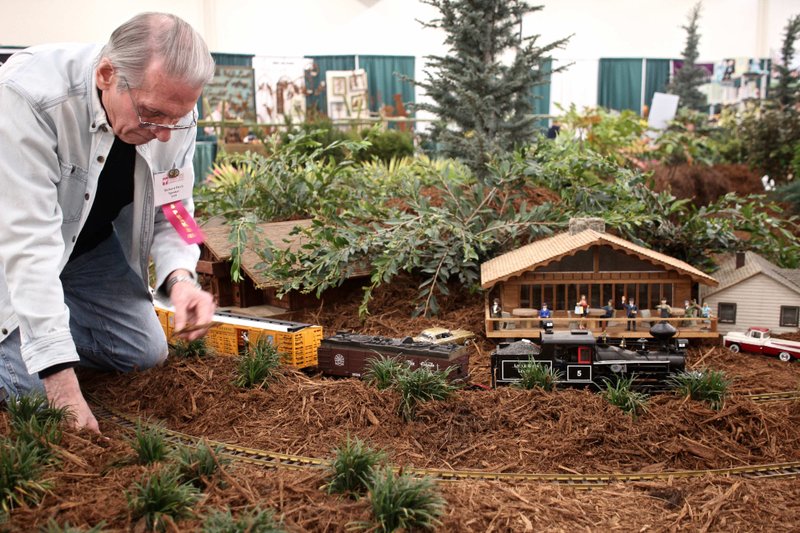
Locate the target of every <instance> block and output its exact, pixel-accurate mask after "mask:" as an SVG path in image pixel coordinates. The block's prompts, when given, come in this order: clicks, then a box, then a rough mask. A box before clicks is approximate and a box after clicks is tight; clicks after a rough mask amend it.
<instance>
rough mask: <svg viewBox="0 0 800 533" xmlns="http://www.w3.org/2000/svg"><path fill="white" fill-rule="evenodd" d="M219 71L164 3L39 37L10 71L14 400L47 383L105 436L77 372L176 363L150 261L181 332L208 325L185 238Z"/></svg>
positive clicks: (6, 187) (8, 271) (9, 301)
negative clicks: (87, 30) (207, 103)
mask: <svg viewBox="0 0 800 533" xmlns="http://www.w3.org/2000/svg"><path fill="white" fill-rule="evenodd" d="M213 74H214V62H213V60H212V58H211V56H210V54H209V53H208V49H207V47H206V44H205V43H204V42H203V40H202V38H201V37H200V36H199V35H198V34H197V33H196V32H195V31H194V30H193V29H192V27H191V26H189V25H188V24H187V23H186V22H184V21H183V20H181V19H180V18H178V17H176V16H174V15H168V14H159V13H144V14H141V15H137V16H136V17H134V18H132V19H131V20H129V21H128V22H126V23H125V24H123V25H122V26H120V27H119V28H117V29H116V30H115V31H114V32H113V34H112V35H111V38H110V40H109V42H108V43H107V44H106V45H105V46H104V47H102V48H101V47H99V46H93V45H78V44H58V45H42V46H36V47H32V48H28V49H26V50H22V51H20V52H18V53H16V54H15V55H14V56H12V57H11V59H9V60H8V61H7V62H6V63H5V64H4V65H3V67H2V68H0V185H2V188H3V194H2V195H0V266H2V269H0V362H1V363H2V364H0V385H2V387H3V393H4V395H7V394H10V395H20V394H26V393H30V392H33V391H37V390H44V392H45V393H46V394H47V397H48V399H49V400H50V401H51V402H52V403H53V404H55V406H56V407H66V408H69V409H70V410H71V411H72V414H73V415H74V419H73V424H74V425H75V426H76V427H79V428H81V427H86V428H89V429H91V430H93V431H99V427H98V425H97V420H96V419H95V417H94V415H93V414H92V412H91V410H90V409H89V406H88V405H87V404H86V401H85V399H84V398H83V395H82V393H81V390H80V387H79V384H78V379H77V377H76V375H75V371H74V367H75V366H76V365H77V364H81V365H85V366H89V367H93V368H99V369H106V370H117V371H130V370H134V369H144V368H148V367H152V366H154V365H157V364H159V363H161V362H163V361H164V360H165V359H166V357H167V343H166V339H165V338H164V332H163V330H162V328H161V326H160V324H159V322H158V319H157V318H156V315H155V312H154V311H153V306H152V301H151V296H150V291H149V286H148V267H149V262H150V259H151V257H152V259H153V261H154V263H155V279H156V286H157V287H158V288H159V290H160V291H162V292H164V293H166V294H168V295H169V297H170V299H171V301H172V304H173V305H174V307H175V328H176V330H180V329H181V328H183V327H184V326H186V325H187V324H207V323H208V322H209V321H210V320H211V317H212V316H213V313H214V303H213V299H212V297H211V295H210V294H208V293H206V292H203V291H201V290H199V288H198V286H197V282H196V281H195V275H194V269H195V266H196V264H197V259H198V257H199V249H198V247H197V245H196V244H187V243H189V242H197V232H193V230H192V228H193V227H194V226H192V224H193V223H194V221H193V220H192V219H191V213H192V211H193V203H192V199H191V185H192V184H193V182H194V176H193V172H192V158H193V154H194V140H195V134H196V115H195V114H194V108H195V105H196V102H197V99H198V98H199V96H200V94H201V92H202V90H203V86H204V85H205V84H206V83H207V82H208V81H209V80H210V79H211V78H212V76H213ZM178 183H181V184H183V186H182V187H178V188H177V189H175V190H174V191H173V193H174V195H175V198H176V199H174V200H171V199H169V194H170V193H169V192H168V191H167V188H168V186H170V187H171V186H173V185H174V186H176V187H177V184H178ZM165 195H166V198H167V201H166V202H164V201H163V200H164V198H165ZM163 206H167V207H166V208H162V207H163ZM181 222H183V223H187V226H186V227H188V228H189V229H188V230H187V229H184V230H183V233H181V232H180V231H179V229H178V228H181V227H182V224H181ZM204 334H205V330H204V329H203V328H200V329H197V330H195V331H193V332H191V333H189V334H187V335H186V336H185V338H187V339H189V340H191V339H195V338H198V337H200V336H202V335H204Z"/></svg>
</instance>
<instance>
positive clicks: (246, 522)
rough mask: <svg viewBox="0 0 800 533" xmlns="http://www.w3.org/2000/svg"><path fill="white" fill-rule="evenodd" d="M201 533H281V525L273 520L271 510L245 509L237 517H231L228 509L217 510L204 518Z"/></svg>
mask: <svg viewBox="0 0 800 533" xmlns="http://www.w3.org/2000/svg"><path fill="white" fill-rule="evenodd" d="M201 531H202V532H203V533H244V532H247V533H283V532H284V531H286V530H285V529H284V528H283V524H281V522H280V521H279V520H276V519H275V512H274V511H273V510H272V509H262V508H261V507H252V508H249V509H245V510H243V511H241V512H240V513H239V515H238V516H236V517H235V516H233V513H231V510H230V509H217V510H215V511H212V512H211V513H210V514H209V515H208V516H206V518H205V520H204V521H203V525H202V529H201Z"/></svg>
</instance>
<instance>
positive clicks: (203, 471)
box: [176, 441, 230, 489]
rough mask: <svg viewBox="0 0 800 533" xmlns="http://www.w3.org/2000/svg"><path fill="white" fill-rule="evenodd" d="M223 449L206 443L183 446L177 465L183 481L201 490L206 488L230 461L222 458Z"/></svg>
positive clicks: (178, 455)
mask: <svg viewBox="0 0 800 533" xmlns="http://www.w3.org/2000/svg"><path fill="white" fill-rule="evenodd" d="M221 451H222V448H221V447H215V448H212V447H211V446H209V445H208V443H207V442H205V441H199V442H198V443H197V444H196V445H195V446H194V447H187V446H181V447H180V448H178V451H177V454H176V464H177V467H178V472H179V473H180V475H181V480H182V481H184V482H186V483H191V484H192V485H194V486H195V487H197V488H199V489H203V488H205V487H206V486H207V485H208V483H209V481H210V480H211V479H213V478H214V476H216V475H217V474H218V473H219V471H220V470H221V469H222V466H223V465H226V464H228V463H230V459H227V458H225V457H220V455H219V454H220V452H221Z"/></svg>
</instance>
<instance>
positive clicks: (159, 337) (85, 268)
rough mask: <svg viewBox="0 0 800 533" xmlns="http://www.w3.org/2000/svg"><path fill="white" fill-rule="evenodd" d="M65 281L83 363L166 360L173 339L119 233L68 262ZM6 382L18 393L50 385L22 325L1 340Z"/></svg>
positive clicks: (130, 365) (135, 365)
mask: <svg viewBox="0 0 800 533" xmlns="http://www.w3.org/2000/svg"><path fill="white" fill-rule="evenodd" d="M61 284H62V286H63V288H64V302H65V303H66V305H67V307H68V308H69V314H70V318H69V327H70V330H71V332H72V338H73V340H74V341H75V346H76V348H77V350H78V355H79V356H80V363H79V364H80V366H86V367H90V368H95V369H100V370H108V371H120V372H129V371H132V370H144V369H146V368H150V367H153V366H155V365H158V364H160V363H162V362H164V361H165V360H166V358H167V340H166V338H165V336H164V330H163V329H162V328H161V324H160V323H159V321H158V317H157V316H156V314H155V311H154V309H153V304H152V301H151V300H150V293H149V291H148V289H147V287H146V286H145V285H144V283H143V282H142V279H141V278H140V277H139V276H138V275H137V274H136V273H135V272H134V271H133V270H132V269H131V268H130V266H128V263H127V261H126V260H125V254H124V252H123V251H122V247H121V246H120V243H119V240H118V239H117V236H116V234H115V233H112V234H111V236H110V237H109V238H108V239H106V240H105V241H103V242H102V243H100V244H99V245H98V246H97V247H96V248H95V249H94V250H91V251H89V252H86V253H84V254H83V255H81V256H79V257H77V258H76V259H74V260H73V261H70V262H69V263H67V266H66V267H65V268H64V271H63V272H62V273H61ZM0 385H2V386H3V388H4V389H5V392H6V394H10V395H14V396H18V395H20V394H26V393H30V392H34V391H43V390H44V386H43V385H42V382H41V380H40V379H39V377H38V375H31V374H29V373H28V370H27V369H26V368H25V363H24V361H23V360H22V355H21V354H20V335H19V328H17V330H16V331H15V332H14V333H12V334H11V335H9V336H8V337H7V338H6V340H5V341H3V342H2V343H0Z"/></svg>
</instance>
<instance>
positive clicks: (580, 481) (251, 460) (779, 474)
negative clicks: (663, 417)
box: [90, 398, 800, 489]
mask: <svg viewBox="0 0 800 533" xmlns="http://www.w3.org/2000/svg"><path fill="white" fill-rule="evenodd" d="M90 399H91V401H92V403H94V404H95V406H96V407H95V408H94V409H93V411H94V413H95V414H96V415H97V416H98V417H99V418H102V419H104V420H107V421H110V422H112V423H114V424H116V425H118V426H120V427H122V428H124V429H126V430H128V431H131V432H132V431H135V430H136V428H137V426H145V427H146V426H147V424H145V423H143V422H142V421H140V420H138V419H135V418H134V417H131V416H129V415H126V414H122V413H119V412H117V411H115V410H112V409H110V408H108V407H105V406H104V405H102V404H101V403H99V402H98V401H97V400H96V399H94V398H90ZM765 401H766V400H765ZM151 426H153V425H152V424H151ZM159 429H160V430H161V431H162V432H163V433H164V436H165V439H166V440H167V441H168V442H169V443H171V444H173V445H175V446H186V447H195V446H197V444H198V443H199V442H201V441H204V442H205V443H206V444H207V445H208V446H210V447H212V448H215V449H217V450H219V452H218V453H219V455H220V456H222V457H225V458H229V459H231V460H233V461H236V462H240V463H247V464H252V465H256V466H259V467H262V468H268V469H278V468H282V469H286V470H303V469H307V468H324V467H328V466H330V464H331V461H329V460H327V459H319V458H316V457H304V456H301V455H289V454H284V453H277V452H271V451H266V450H258V449H255V448H247V447H244V446H237V445H234V444H227V443H225V442H219V441H213V440H209V439H204V438H198V437H195V436H192V435H188V434H186V433H181V432H179V431H174V430H170V429H166V428H163V427H160V428H159ZM402 470H403V472H405V473H407V474H411V475H415V476H428V477H431V478H433V479H437V480H440V481H463V480H483V481H507V482H530V481H539V482H547V483H556V484H559V485H566V486H570V487H574V488H577V489H591V488H596V487H601V486H603V485H607V484H609V483H616V482H635V481H658V480H669V479H675V478H697V477H703V476H713V475H717V476H740V477H744V478H750V479H753V478H793V477H800V461H794V462H788V463H773V464H765V465H747V466H737V467H731V468H718V469H712V470H682V471H672V472H652V473H651V472H646V473H633V474H624V473H610V474H578V473H567V474H537V473H524V472H487V471H484V470H444V469H436V468H414V467H403V468H402Z"/></svg>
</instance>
